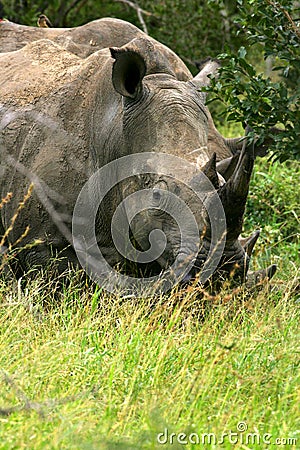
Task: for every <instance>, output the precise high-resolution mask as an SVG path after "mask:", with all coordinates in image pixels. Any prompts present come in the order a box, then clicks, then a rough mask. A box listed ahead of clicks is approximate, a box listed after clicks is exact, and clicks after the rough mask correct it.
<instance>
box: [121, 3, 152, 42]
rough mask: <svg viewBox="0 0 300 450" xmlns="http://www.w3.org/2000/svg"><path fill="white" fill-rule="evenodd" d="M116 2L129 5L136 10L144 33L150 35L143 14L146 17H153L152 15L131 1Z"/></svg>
mask: <svg viewBox="0 0 300 450" xmlns="http://www.w3.org/2000/svg"><path fill="white" fill-rule="evenodd" d="M115 2H120V3H125V5H128V6H130V7H131V8H133V9H135V10H136V12H137V16H138V18H139V21H140V23H141V25H142V28H143V31H144V33H146V34H149V33H148V29H147V26H146V23H145V21H144V18H143V14H145V16H153V14H152V13H150V12H149V11H145V10H144V9H142V8H140V7H139V5H138V4H137V3H134V2H131V1H129V0H115Z"/></svg>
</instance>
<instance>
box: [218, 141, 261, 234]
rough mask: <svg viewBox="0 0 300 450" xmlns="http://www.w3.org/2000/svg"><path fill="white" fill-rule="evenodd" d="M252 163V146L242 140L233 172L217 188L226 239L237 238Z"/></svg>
mask: <svg viewBox="0 0 300 450" xmlns="http://www.w3.org/2000/svg"><path fill="white" fill-rule="evenodd" d="M253 164H254V151H253V146H252V145H250V146H248V147H247V143H246V141H244V145H243V149H242V151H241V154H240V156H239V160H238V162H237V165H236V167H235V169H234V172H233V174H232V175H231V177H230V178H229V180H228V181H227V183H226V184H224V185H223V186H222V187H221V188H220V189H219V196H220V199H221V202H222V205H223V208H224V211H225V215H226V222H227V238H228V239H233V240H234V239H237V238H238V237H239V235H240V233H241V231H242V225H243V216H244V212H245V206H246V201H247V195H248V191H249V183H250V178H251V174H252V170H253Z"/></svg>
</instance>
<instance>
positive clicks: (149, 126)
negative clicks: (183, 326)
mask: <svg viewBox="0 0 300 450" xmlns="http://www.w3.org/2000/svg"><path fill="white" fill-rule="evenodd" d="M151 46H152V44H151V43H149V42H148V41H146V40H145V39H135V40H133V41H132V42H130V43H129V44H127V45H125V46H124V47H121V48H111V49H110V51H111V55H112V57H113V58H114V60H115V61H114V64H113V67H112V83H113V87H114V89H115V91H116V92H117V93H118V94H120V95H121V97H122V110H121V117H122V136H121V137H120V136H118V137H117V138H112V141H113V140H114V139H115V146H116V145H118V144H119V145H121V146H123V150H122V153H123V154H125V155H133V156H134V155H136V158H134V159H131V160H130V161H131V162H130V164H132V175H133V176H132V177H131V178H130V180H125V181H123V183H121V184H122V187H121V191H122V197H123V198H125V197H126V196H127V197H128V198H129V197H130V201H127V202H126V205H125V206H124V208H123V210H122V212H120V211H121V209H122V208H121V209H119V213H118V215H117V220H116V217H115V221H112V231H113V233H114V234H115V236H117V235H118V236H119V237H120V236H121V238H120V242H121V241H122V234H123V233H122V229H123V228H124V227H125V228H126V226H127V224H129V225H130V234H131V237H130V239H129V240H127V242H126V243H124V242H123V243H122V242H121V243H120V246H119V249H120V248H121V253H122V254H123V255H125V257H129V259H133V260H134V261H136V262H137V263H139V264H146V265H149V263H150V262H156V263H158V265H157V266H156V270H157V271H158V272H159V271H161V270H163V271H165V270H169V269H170V267H171V268H172V271H173V272H174V273H175V275H176V276H177V277H179V279H180V280H183V281H184V280H187V279H190V278H191V277H194V276H195V275H196V274H197V273H198V272H199V271H202V274H203V273H204V276H203V280H204V281H207V280H208V279H209V278H213V279H218V280H220V279H224V278H226V277H228V276H231V277H232V278H234V279H237V280H238V281H239V282H244V281H245V280H246V278H247V272H248V267H249V259H250V256H251V252H252V249H253V246H254V244H255V242H256V240H257V237H258V233H257V232H256V233H254V234H253V235H252V236H250V238H249V239H246V240H245V239H241V238H240V233H241V231H242V224H243V216H244V211H245V205H246V200H247V195H248V190H249V182H250V177H251V173H252V169H253V163H254V152H253V149H252V148H251V147H248V146H247V145H246V141H245V142H244V145H243V148H242V151H241V152H240V153H239V154H237V155H234V156H233V157H231V158H229V159H228V160H225V161H224V160H223V161H221V162H220V163H217V159H218V154H217V153H214V154H213V155H212V156H211V157H209V156H210V155H209V153H208V149H207V142H208V111H207V108H206V106H205V93H204V92H203V91H202V88H203V86H206V85H207V84H208V83H209V75H210V74H212V73H213V72H214V71H215V70H216V69H217V68H218V63H217V62H215V61H208V62H207V64H206V65H205V67H204V68H203V69H202V70H201V72H200V73H199V74H198V75H197V76H196V77H195V78H193V79H192V80H190V81H180V80H178V79H177V77H176V73H174V71H173V70H172V67H171V66H170V64H169V61H167V60H166V59H165V58H164V55H163V54H161V53H159V52H153V51H152V50H153V49H152V47H151ZM112 134H113V132H112ZM140 155H142V160H141V159H140ZM181 158H184V160H182V159H181ZM141 161H142V162H141ZM188 161H190V162H191V163H189V162H188ZM141 164H142V165H143V167H141ZM179 173H180V174H181V175H179ZM141 192H143V194H141ZM136 194H138V195H136ZM178 199H179V200H178ZM189 212H191V213H192V215H190V214H189ZM122 224H123V225H122ZM122 227H123V228H122ZM216 227H217V228H218V227H219V228H220V227H221V230H223V231H222V232H221V233H220V232H219V233H217V238H216V232H215V229H216ZM114 228H115V232H114ZM183 229H184V232H183V231H182V230H183ZM134 254H135V257H134V256H133V255H134ZM182 268H184V270H183V269H182ZM186 268H188V270H186ZM273 269H274V268H273ZM273 269H272V270H273ZM268 275H270V273H268ZM200 279H201V278H200Z"/></svg>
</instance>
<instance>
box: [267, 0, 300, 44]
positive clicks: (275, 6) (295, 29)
mask: <svg viewBox="0 0 300 450" xmlns="http://www.w3.org/2000/svg"><path fill="white" fill-rule="evenodd" d="M266 2H267V3H268V4H269V5H270V6H273V7H274V8H275V9H276V8H278V9H280V11H281V12H283V14H284V15H285V17H286V18H287V20H288V21H289V23H290V25H291V27H292V29H293V31H294V32H295V33H296V35H297V36H298V38H299V39H300V30H299V28H298V27H297V25H296V24H295V22H294V20H293V19H292V17H291V16H290V13H289V12H288V11H287V10H286V9H284V7H283V6H281V5H280V4H278V5H277V4H275V3H274V2H273V1H272V0H266Z"/></svg>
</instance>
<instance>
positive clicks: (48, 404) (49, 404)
mask: <svg viewBox="0 0 300 450" xmlns="http://www.w3.org/2000/svg"><path fill="white" fill-rule="evenodd" d="M2 373H3V377H4V381H5V383H6V384H7V385H8V386H10V387H11V389H12V391H14V393H15V396H16V398H17V399H18V400H19V401H20V402H22V403H23V404H22V405H16V406H8V407H6V408H0V416H9V415H10V414H12V413H14V412H17V411H36V412H37V413H38V414H40V415H41V416H45V408H53V407H55V406H58V405H64V404H66V403H69V402H74V401H76V400H79V399H82V398H85V397H86V396H87V395H89V394H90V392H89V391H86V392H83V393H81V394H80V395H77V396H75V395H73V396H69V397H65V398H62V399H49V400H46V401H44V402H34V401H31V400H29V398H28V397H27V395H26V394H25V393H24V392H23V391H22V390H21V389H20V388H19V386H17V384H16V383H15V381H14V380H13V378H12V377H11V376H10V375H9V374H8V373H7V372H6V371H4V370H2Z"/></svg>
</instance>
